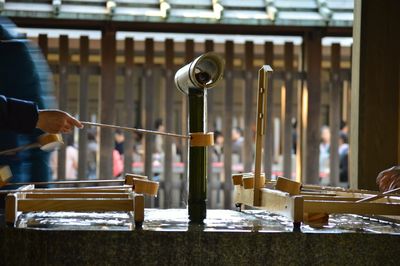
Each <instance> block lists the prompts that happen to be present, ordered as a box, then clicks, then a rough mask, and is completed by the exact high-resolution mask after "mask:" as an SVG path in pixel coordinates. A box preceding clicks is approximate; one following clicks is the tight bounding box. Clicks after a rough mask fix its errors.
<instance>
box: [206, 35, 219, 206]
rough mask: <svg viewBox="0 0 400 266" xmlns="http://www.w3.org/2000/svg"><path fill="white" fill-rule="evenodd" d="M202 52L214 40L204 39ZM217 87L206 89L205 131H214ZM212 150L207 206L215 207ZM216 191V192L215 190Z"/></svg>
mask: <svg viewBox="0 0 400 266" xmlns="http://www.w3.org/2000/svg"><path fill="white" fill-rule="evenodd" d="M204 47H205V49H204V52H206V53H208V52H212V51H213V50H214V42H213V41H212V40H206V41H205V43H204ZM215 89H217V88H212V89H210V90H208V91H207V118H206V119H207V125H206V129H207V130H206V131H215V128H214V123H215V115H214V97H215V96H214V95H215V92H214V90H215ZM212 153H213V150H212V148H208V161H207V181H208V182H207V186H208V188H207V191H208V193H207V206H208V207H209V208H215V207H216V202H215V198H214V188H213V185H212V184H214V183H216V181H217V180H216V179H217V178H219V177H218V176H217V175H214V174H213V168H212V163H213V156H212ZM217 193H218V192H217Z"/></svg>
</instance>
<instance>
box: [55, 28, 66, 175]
mask: <svg viewBox="0 0 400 266" xmlns="http://www.w3.org/2000/svg"><path fill="white" fill-rule="evenodd" d="M68 46H69V45H68V36H67V35H61V36H60V47H59V53H60V72H59V77H60V87H59V93H58V95H59V108H60V110H63V111H68V110H67V106H68V61H69V47H68ZM65 160H66V148H65V146H63V147H61V148H60V149H59V151H58V160H57V178H58V180H64V179H65Z"/></svg>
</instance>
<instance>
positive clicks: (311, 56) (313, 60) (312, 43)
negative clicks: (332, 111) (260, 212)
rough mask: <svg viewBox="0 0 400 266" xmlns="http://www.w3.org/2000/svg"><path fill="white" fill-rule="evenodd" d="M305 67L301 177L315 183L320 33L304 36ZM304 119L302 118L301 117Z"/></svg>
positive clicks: (318, 111) (318, 129) (318, 112)
mask: <svg viewBox="0 0 400 266" xmlns="http://www.w3.org/2000/svg"><path fill="white" fill-rule="evenodd" d="M304 46H305V47H304V48H305V49H304V51H305V62H304V63H305V68H306V71H307V102H308V105H307V114H306V117H305V118H306V123H307V125H306V127H305V128H304V131H305V143H304V145H303V146H302V148H303V149H304V150H305V156H306V157H305V158H303V159H305V169H304V171H305V172H304V174H303V177H305V178H306V180H305V181H306V183H309V184H316V183H318V181H319V141H317V140H319V139H320V110H321V58H322V47H321V33H320V32H318V31H313V32H308V33H307V34H305V36H304ZM303 120H304V119H303Z"/></svg>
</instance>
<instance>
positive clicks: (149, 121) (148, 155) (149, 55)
mask: <svg viewBox="0 0 400 266" xmlns="http://www.w3.org/2000/svg"><path fill="white" fill-rule="evenodd" d="M144 68H145V91H144V94H145V95H144V98H145V101H144V124H145V128H147V129H151V128H154V106H153V104H154V97H155V93H154V80H153V78H154V75H153V68H154V40H153V39H146V40H145V66H144ZM153 149H154V136H153V135H149V134H148V135H146V136H145V146H144V151H145V153H144V156H145V157H144V173H145V175H147V176H148V177H149V179H150V180H152V179H153ZM146 204H147V206H149V204H150V205H153V204H154V200H150V199H149V198H146ZM151 207H153V206H151Z"/></svg>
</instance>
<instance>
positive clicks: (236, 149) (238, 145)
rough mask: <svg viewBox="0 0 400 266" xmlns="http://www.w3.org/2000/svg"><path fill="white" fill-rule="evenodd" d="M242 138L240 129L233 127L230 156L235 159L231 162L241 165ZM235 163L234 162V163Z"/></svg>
mask: <svg viewBox="0 0 400 266" xmlns="http://www.w3.org/2000/svg"><path fill="white" fill-rule="evenodd" d="M243 144H244V138H243V133H242V129H241V128H239V127H235V128H233V129H232V155H234V156H235V157H236V159H235V160H232V163H241V162H242V151H243ZM234 161H236V162H234Z"/></svg>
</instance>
